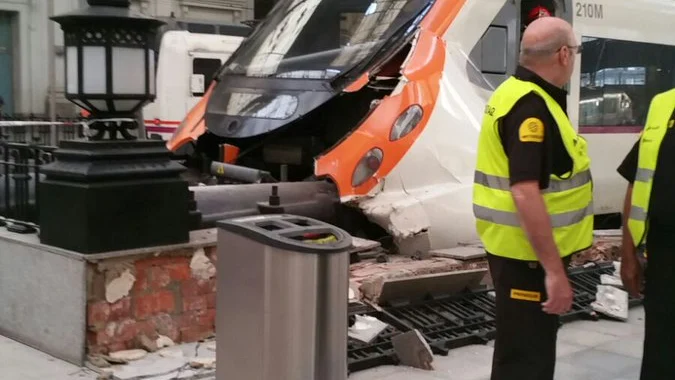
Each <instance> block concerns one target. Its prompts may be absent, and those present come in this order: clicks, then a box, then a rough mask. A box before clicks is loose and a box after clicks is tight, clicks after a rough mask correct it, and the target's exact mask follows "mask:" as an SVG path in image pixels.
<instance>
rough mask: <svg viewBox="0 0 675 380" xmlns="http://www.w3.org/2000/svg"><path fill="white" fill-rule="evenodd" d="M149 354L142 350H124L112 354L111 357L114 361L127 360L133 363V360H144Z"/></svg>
mask: <svg viewBox="0 0 675 380" xmlns="http://www.w3.org/2000/svg"><path fill="white" fill-rule="evenodd" d="M147 354H148V352H147V351H145V350H141V349H136V350H123V351H117V352H111V353H110V357H111V358H113V359H122V360H126V361H133V360H138V359H142V358H144V357H145V355H147Z"/></svg>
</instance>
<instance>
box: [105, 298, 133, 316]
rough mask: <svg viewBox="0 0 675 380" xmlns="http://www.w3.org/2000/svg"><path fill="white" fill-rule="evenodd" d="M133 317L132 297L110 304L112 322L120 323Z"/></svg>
mask: <svg viewBox="0 0 675 380" xmlns="http://www.w3.org/2000/svg"><path fill="white" fill-rule="evenodd" d="M130 317H131V297H124V298H122V299H120V300H118V301H117V302H115V303H113V304H110V320H111V321H120V320H122V319H125V318H130Z"/></svg>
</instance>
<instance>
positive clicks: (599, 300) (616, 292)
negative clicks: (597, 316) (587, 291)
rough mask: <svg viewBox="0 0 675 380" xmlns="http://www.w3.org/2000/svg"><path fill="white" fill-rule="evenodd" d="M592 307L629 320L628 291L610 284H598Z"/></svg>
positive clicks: (609, 315)
mask: <svg viewBox="0 0 675 380" xmlns="http://www.w3.org/2000/svg"><path fill="white" fill-rule="evenodd" d="M591 308H592V309H593V310H595V311H597V312H598V313H602V314H605V315H607V316H608V317H611V318H616V319H619V320H622V321H627V320H628V293H627V292H626V291H624V290H621V289H619V288H616V287H614V286H609V285H598V292H597V293H596V295H595V302H593V303H591Z"/></svg>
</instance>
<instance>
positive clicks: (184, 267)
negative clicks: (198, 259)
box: [166, 257, 192, 281]
mask: <svg viewBox="0 0 675 380" xmlns="http://www.w3.org/2000/svg"><path fill="white" fill-rule="evenodd" d="M182 259H183V260H177V261H176V262H175V263H172V264H168V265H167V266H166V270H167V271H168V272H169V276H170V277H171V280H173V281H185V280H189V279H191V278H192V271H191V270H190V261H189V260H188V259H187V257H182Z"/></svg>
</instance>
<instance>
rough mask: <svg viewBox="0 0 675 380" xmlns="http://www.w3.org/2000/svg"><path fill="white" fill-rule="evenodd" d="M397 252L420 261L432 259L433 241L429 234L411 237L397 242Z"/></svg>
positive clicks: (421, 233)
mask: <svg viewBox="0 0 675 380" xmlns="http://www.w3.org/2000/svg"><path fill="white" fill-rule="evenodd" d="M396 243H397V244H396V247H397V251H398V253H399V254H400V255H404V256H410V257H414V258H416V259H418V260H424V259H428V258H430V257H431V254H430V253H429V251H430V250H431V241H430V239H429V233H428V232H420V233H419V234H416V235H413V236H410V237H408V238H406V239H404V240H397V241H396Z"/></svg>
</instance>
